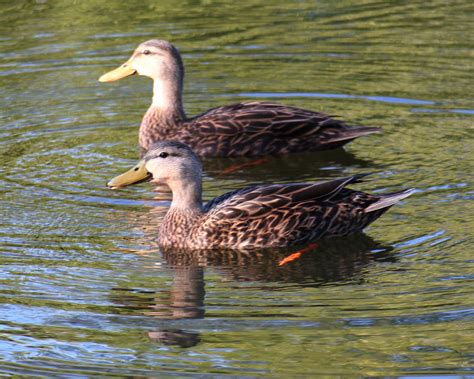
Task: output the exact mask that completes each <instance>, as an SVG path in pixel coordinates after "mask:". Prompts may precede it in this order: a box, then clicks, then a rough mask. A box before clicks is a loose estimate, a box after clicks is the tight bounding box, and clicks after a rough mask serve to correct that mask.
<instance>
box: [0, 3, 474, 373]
mask: <svg viewBox="0 0 474 379" xmlns="http://www.w3.org/2000/svg"><path fill="white" fill-rule="evenodd" d="M470 3H471V2H469V1H450V2H445V1H430V2H426V1H411V2H402V1H393V2H380V1H359V2H350V1H345V0H342V1H337V2H334V1H318V2H312V1H298V2H288V1H273V0H272V1H246V2H234V1H218V2H212V1H202V2H200V1H186V2H178V1H167V0H162V1H159V2H158V1H157V2H144V1H135V0H129V1H127V2H123V1H113V0H109V1H107V2H102V1H93V0H84V1H76V2H74V1H47V0H41V1H39V0H38V1H36V2H34V1H15V2H13V1H11V2H8V1H5V2H1V3H0V80H1V96H0V109H1V113H0V156H1V170H0V191H1V192H0V205H1V212H2V214H1V217H0V238H1V245H0V246H1V255H0V259H1V261H0V262H1V266H0V362H1V363H0V374H4V375H9V374H10V375H12V374H17V375H21V376H26V377H28V376H33V375H44V376H64V377H78V378H80V377H88V376H95V377H97V376H101V377H105V376H117V377H123V376H129V377H131V376H138V377H163V376H173V375H178V376H188V375H189V376H193V375H194V376H201V377H207V376H212V375H214V376H224V375H228V376H233V377H255V376H267V377H268V376H276V377H288V376H299V377H302V376H314V375H316V374H321V375H326V376H328V377H330V376H334V375H343V374H352V375H366V376H367V375H380V376H407V375H414V374H420V375H426V376H433V375H442V374H457V375H466V376H468V375H472V371H473V369H474V363H473V361H472V358H473V354H472V352H473V351H474V349H473V345H472V342H473V329H474V328H473V326H474V323H473V318H474V311H473V303H474V301H473V296H472V295H473V287H472V284H471V283H472V282H470V280H472V277H473V269H472V262H473V255H472V252H473V250H474V238H473V230H474V216H473V215H474V205H473V200H474V192H473V190H472V187H471V183H470V181H471V180H472V171H473V163H474V154H473V134H474V133H473V121H474V105H473V97H472V88H473V81H472V73H473V69H474V64H473V53H472V46H473V42H474V41H473V36H474V30H473V27H472V25H473V24H474V22H473V19H472V4H470ZM156 37H158V38H163V39H168V40H170V41H172V42H174V43H175V44H176V45H177V46H178V47H179V48H180V50H181V52H182V53H183V56H184V59H185V64H186V67H187V76H186V85H185V89H186V94H185V104H186V109H187V112H188V114H190V115H191V114H196V113H198V112H202V111H203V110H205V109H207V108H210V107H212V106H216V105H220V104H225V103H231V102H235V101H241V100H244V99H271V100H276V101H280V102H283V103H287V104H291V105H296V106H300V107H304V108H310V109H316V110H323V111H326V112H327V113H330V114H336V115H341V116H343V117H344V119H346V120H348V121H350V122H352V123H355V124H363V125H366V126H380V127H383V129H384V134H383V135H380V136H378V135H377V136H370V137H367V138H364V139H360V140H358V141H356V142H354V143H352V144H351V145H350V146H348V147H347V148H346V150H345V151H342V150H339V151H335V152H329V153H328V152H324V153H321V154H302V155H293V156H289V157H284V158H270V159H269V160H268V162H266V163H265V164H262V165H260V166H255V167H247V168H245V169H242V170H240V171H238V172H234V173H232V174H225V173H223V171H225V169H226V168H227V167H228V166H230V165H232V164H235V163H242V162H245V161H239V160H232V161H230V160H219V161H207V162H205V168H206V178H205V183H204V187H205V196H206V198H207V199H208V198H211V197H213V196H215V195H218V194H220V193H222V192H224V191H226V190H230V189H234V188H238V187H241V186H244V185H247V184H249V183H256V182H274V181H282V182H283V181H303V180H308V181H309V180H323V179H327V178H335V177H339V176H341V175H348V174H353V173H357V172H372V171H374V172H376V175H374V180H373V181H372V182H369V183H364V184H361V185H358V186H357V188H359V189H363V190H367V191H372V192H388V191H391V190H397V189H401V188H406V187H415V188H417V192H416V193H415V194H414V195H413V196H412V197H410V198H409V199H407V200H406V201H404V202H403V203H402V204H400V205H398V206H396V207H394V208H392V209H391V210H390V211H389V212H388V213H387V214H386V215H385V216H384V217H382V218H381V219H380V220H378V221H377V222H376V223H374V224H373V225H372V226H370V228H368V229H367V230H366V233H365V234H364V235H356V236H353V237H350V238H342V239H338V240H333V241H326V242H323V243H320V244H319V245H318V247H316V249H315V250H314V251H312V252H309V253H305V254H303V256H302V257H301V258H300V259H298V260H296V261H293V262H290V263H288V264H286V265H284V266H282V267H279V266H278V262H279V261H280V260H281V259H283V258H284V257H285V256H286V255H287V254H288V252H286V253H285V252H280V253H277V252H274V253H271V252H270V253H269V252H255V253H253V254H246V255H244V254H240V255H239V254H235V253H234V254H230V253H225V252H220V253H218V254H217V253H216V254H214V255H195V256H193V255H187V256H177V255H176V254H171V253H170V254H163V252H160V251H159V249H158V248H157V247H156V243H155V240H156V229H157V225H158V223H159V219H160V217H161V216H162V215H163V212H164V211H165V210H166V205H167V203H166V202H164V201H160V200H157V199H154V195H155V194H153V192H152V188H151V186H149V185H142V186H139V187H135V188H131V189H127V190H123V191H117V192H112V191H109V190H107V189H106V188H105V182H106V180H107V179H109V178H111V177H112V176H114V175H116V174H118V173H120V172H121V171H123V170H124V169H125V168H128V167H129V166H130V165H132V164H134V163H135V159H136V157H137V154H138V150H137V147H136V144H137V128H138V125H139V122H140V119H141V116H142V114H143V113H144V111H145V109H146V108H147V106H148V105H149V103H150V101H151V82H150V81H149V80H148V79H146V78H138V77H133V78H128V79H126V80H123V81H120V82H117V83H114V84H109V85H106V84H99V83H98V82H97V78H98V77H99V76H100V75H101V74H103V73H105V72H106V71H108V70H109V69H111V68H114V67H116V66H117V65H118V64H120V63H122V62H123V61H124V60H125V59H126V58H128V56H129V54H130V53H131V51H132V50H133V49H134V47H135V46H136V45H137V44H138V43H139V42H141V41H144V40H147V39H150V38H156Z"/></svg>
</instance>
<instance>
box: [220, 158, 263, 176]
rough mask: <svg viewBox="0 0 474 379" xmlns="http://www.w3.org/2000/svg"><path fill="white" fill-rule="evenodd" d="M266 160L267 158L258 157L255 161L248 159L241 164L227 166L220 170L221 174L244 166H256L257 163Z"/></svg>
mask: <svg viewBox="0 0 474 379" xmlns="http://www.w3.org/2000/svg"><path fill="white" fill-rule="evenodd" d="M267 162H268V159H266V158H260V159H257V160H255V161H250V162H246V163H242V164H235V165H232V166H230V167H227V168H226V169H225V170H222V172H221V174H230V173H232V172H235V171H238V170H240V169H241V168H244V167H250V166H258V165H259V164H262V163H267Z"/></svg>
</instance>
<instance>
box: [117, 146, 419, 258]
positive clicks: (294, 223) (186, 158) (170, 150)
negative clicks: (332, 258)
mask: <svg viewBox="0 0 474 379" xmlns="http://www.w3.org/2000/svg"><path fill="white" fill-rule="evenodd" d="M140 170H143V171H144V174H143V175H146V174H147V172H148V175H150V173H151V174H152V175H153V179H154V180H155V181H156V182H158V183H164V184H167V185H168V186H169V187H170V189H171V191H172V192H173V201H172V203H171V207H170V209H169V211H168V213H167V214H166V216H165V217H164V219H163V222H162V224H161V226H160V230H159V241H160V244H161V245H162V246H163V247H169V248H185V249H217V248H219V249H222V248H230V249H249V248H262V247H285V246H291V245H301V244H305V243H309V242H311V241H314V240H317V239H320V238H324V237H331V236H344V235H348V234H350V233H353V232H356V231H360V230H362V229H363V228H365V227H366V226H367V225H368V224H370V223H371V222H372V221H374V220H375V219H377V218H378V217H380V216H381V215H382V214H383V213H384V212H385V211H386V210H387V209H388V208H390V207H391V206H392V205H393V204H395V203H397V202H398V201H400V200H401V199H404V198H406V197H408V196H409V195H410V194H411V193H412V190H405V191H401V192H396V193H391V194H385V195H371V194H367V193H364V192H360V191H354V190H351V189H349V188H347V185H349V184H353V183H358V182H360V181H361V179H362V178H363V177H365V176H366V175H367V174H359V175H353V176H349V177H346V178H341V179H336V180H331V181H327V182H322V183H291V184H263V185H257V186H252V187H248V188H244V189H238V190H235V191H232V192H228V193H225V194H223V195H221V196H218V197H216V198H215V199H213V200H211V201H209V202H208V203H207V204H205V205H202V202H201V165H200V162H199V160H198V158H197V156H196V155H195V154H194V153H193V152H192V150H191V149H190V148H189V147H188V146H186V145H184V144H182V143H179V142H175V141H163V142H158V143H156V144H155V145H153V146H152V147H151V149H150V150H149V151H148V153H147V154H146V155H145V157H144V158H143V161H142V163H141V164H139V165H138V166H136V167H135V168H134V169H132V170H130V171H129V172H131V174H130V175H135V174H133V173H134V172H137V171H138V172H140ZM126 175H127V174H122V175H121V176H119V177H117V178H118V179H117V178H116V179H113V180H112V181H111V182H109V186H111V187H113V188H117V187H119V186H120V181H124V183H125V184H124V185H128V184H133V183H134V182H130V181H129V182H126V180H127V179H126V178H125V179H124V176H126ZM134 180H135V182H136V183H138V182H141V181H143V180H142V178H141V177H139V176H138V177H136V178H135V179H134Z"/></svg>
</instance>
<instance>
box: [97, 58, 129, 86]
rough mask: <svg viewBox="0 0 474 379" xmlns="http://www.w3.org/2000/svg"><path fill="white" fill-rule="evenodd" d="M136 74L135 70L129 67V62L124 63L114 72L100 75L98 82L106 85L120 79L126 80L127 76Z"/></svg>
mask: <svg viewBox="0 0 474 379" xmlns="http://www.w3.org/2000/svg"><path fill="white" fill-rule="evenodd" d="M136 72H137V70H135V69H133V68H132V66H131V65H130V61H128V62H125V63H124V64H123V65H121V66H120V67H117V68H116V69H115V70H112V71H109V72H108V73H106V74H104V75H102V76H101V77H100V78H99V82H102V83H106V82H114V81H115V80H119V79H122V78H126V77H127V76H130V75H133V74H135V73H136Z"/></svg>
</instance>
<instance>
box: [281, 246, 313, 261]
mask: <svg viewBox="0 0 474 379" xmlns="http://www.w3.org/2000/svg"><path fill="white" fill-rule="evenodd" d="M317 246H318V244H317V243H310V244H309V245H308V246H306V247H304V248H302V249H301V250H298V251H296V252H294V253H293V254H290V255H288V256H287V257H285V258H283V259H282V260H281V261H280V262H278V266H283V265H286V264H287V263H290V262H293V261H294V260H296V259H298V258H299V257H301V255H302V254H303V253H307V252H308V251H310V250H313V249H315V248H316V247H317Z"/></svg>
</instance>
